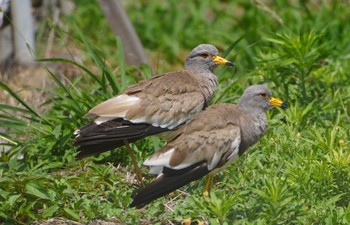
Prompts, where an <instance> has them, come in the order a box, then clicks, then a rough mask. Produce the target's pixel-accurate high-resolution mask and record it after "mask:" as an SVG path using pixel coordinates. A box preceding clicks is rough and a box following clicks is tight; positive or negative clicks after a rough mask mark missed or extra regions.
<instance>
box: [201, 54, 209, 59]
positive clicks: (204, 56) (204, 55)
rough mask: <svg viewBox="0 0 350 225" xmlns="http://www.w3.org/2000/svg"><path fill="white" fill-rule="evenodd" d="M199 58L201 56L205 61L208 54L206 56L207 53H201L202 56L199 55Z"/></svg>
mask: <svg viewBox="0 0 350 225" xmlns="http://www.w3.org/2000/svg"><path fill="white" fill-rule="evenodd" d="M201 56H202V57H203V58H205V59H206V58H208V57H209V54H208V53H202V54H201Z"/></svg>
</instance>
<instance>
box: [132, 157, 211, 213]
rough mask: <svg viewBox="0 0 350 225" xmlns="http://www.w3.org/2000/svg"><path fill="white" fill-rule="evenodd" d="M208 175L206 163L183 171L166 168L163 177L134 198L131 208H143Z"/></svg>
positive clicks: (200, 163)
mask: <svg viewBox="0 0 350 225" xmlns="http://www.w3.org/2000/svg"><path fill="white" fill-rule="evenodd" d="M208 173H209V170H208V166H207V163H206V162H204V161H202V162H199V163H197V164H195V165H193V166H191V167H189V168H185V169H182V170H173V169H169V168H166V169H165V170H163V175H161V176H160V177H158V178H157V179H156V180H155V181H153V182H151V183H150V184H148V185H147V186H146V187H145V188H144V189H142V190H141V191H139V192H138V193H137V194H136V195H134V196H133V197H132V198H133V201H132V203H131V204H130V205H129V207H136V208H142V207H144V206H145V205H147V204H148V203H150V202H152V201H153V200H156V199H158V198H160V197H162V196H164V195H166V194H169V193H171V192H173V191H175V190H176V189H178V188H180V187H183V186H184V185H186V184H188V183H190V182H191V181H195V180H198V179H200V178H202V177H203V176H205V175H207V174H208Z"/></svg>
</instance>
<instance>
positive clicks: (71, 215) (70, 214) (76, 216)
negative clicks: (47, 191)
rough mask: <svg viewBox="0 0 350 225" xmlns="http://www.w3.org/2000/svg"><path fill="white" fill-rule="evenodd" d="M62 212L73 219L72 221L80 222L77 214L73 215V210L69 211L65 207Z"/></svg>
mask: <svg viewBox="0 0 350 225" xmlns="http://www.w3.org/2000/svg"><path fill="white" fill-rule="evenodd" d="M63 210H64V211H65V212H66V213H67V214H68V215H69V216H70V217H71V218H73V219H75V220H80V216H79V215H78V214H77V213H75V212H74V211H73V210H71V209H69V208H67V207H65V208H63Z"/></svg>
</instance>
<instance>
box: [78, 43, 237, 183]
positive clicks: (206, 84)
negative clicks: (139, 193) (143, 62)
mask: <svg viewBox="0 0 350 225" xmlns="http://www.w3.org/2000/svg"><path fill="white" fill-rule="evenodd" d="M217 54H218V50H217V49H216V48H215V47H214V46H213V45H210V44H201V45H198V46H197V47H196V48H194V49H193V50H192V51H191V53H190V54H189V56H188V57H187V59H186V63H185V69H184V70H182V71H177V72H171V73H166V74H163V75H160V76H155V77H152V78H151V79H148V80H143V81H141V82H139V83H137V84H136V85H134V86H132V87H130V88H128V89H126V90H125V91H124V93H122V94H120V95H118V96H116V97H113V98H111V99H109V100H107V101H105V102H102V103H100V104H99V105H97V106H95V107H94V108H92V109H91V110H90V111H89V112H88V113H87V114H86V115H85V118H90V119H92V120H93V121H92V122H90V123H89V124H87V125H85V126H83V127H81V128H80V129H79V130H77V131H76V132H75V134H76V135H77V136H76V137H75V140H74V145H77V146H79V148H78V151H79V153H78V155H77V158H84V157H87V156H91V155H95V154H99V153H102V152H105V151H108V150H111V149H114V148H117V147H120V146H123V145H126V147H127V149H128V151H129V154H130V156H131V157H132V161H133V164H134V168H135V172H136V175H137V179H138V180H139V181H140V179H141V177H140V172H139V169H138V166H137V163H136V160H135V157H134V156H133V154H132V151H131V148H130V146H129V144H128V143H130V142H134V141H137V140H140V139H142V138H144V137H147V136H150V135H154V134H158V133H161V132H165V131H169V130H173V129H175V128H177V127H178V126H179V125H181V124H183V123H185V122H186V121H188V120H189V119H191V118H192V117H193V116H195V115H196V114H198V113H199V112H201V111H202V110H203V109H204V108H205V107H207V105H208V102H209V101H210V100H211V98H212V96H213V94H214V92H215V90H216V87H217V77H216V76H215V74H214V73H213V70H214V69H215V68H216V67H217V66H218V65H227V66H234V64H233V63H232V62H230V61H228V60H226V59H224V58H222V57H220V56H218V55H217Z"/></svg>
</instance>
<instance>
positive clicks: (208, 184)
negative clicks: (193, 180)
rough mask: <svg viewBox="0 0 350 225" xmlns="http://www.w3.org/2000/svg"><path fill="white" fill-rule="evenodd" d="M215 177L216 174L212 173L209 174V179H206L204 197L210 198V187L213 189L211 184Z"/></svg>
mask: <svg viewBox="0 0 350 225" xmlns="http://www.w3.org/2000/svg"><path fill="white" fill-rule="evenodd" d="M213 178H214V175H212V174H208V175H207V179H206V181H205V184H204V189H203V196H204V198H208V197H209V195H210V189H211V185H212V183H213Z"/></svg>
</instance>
